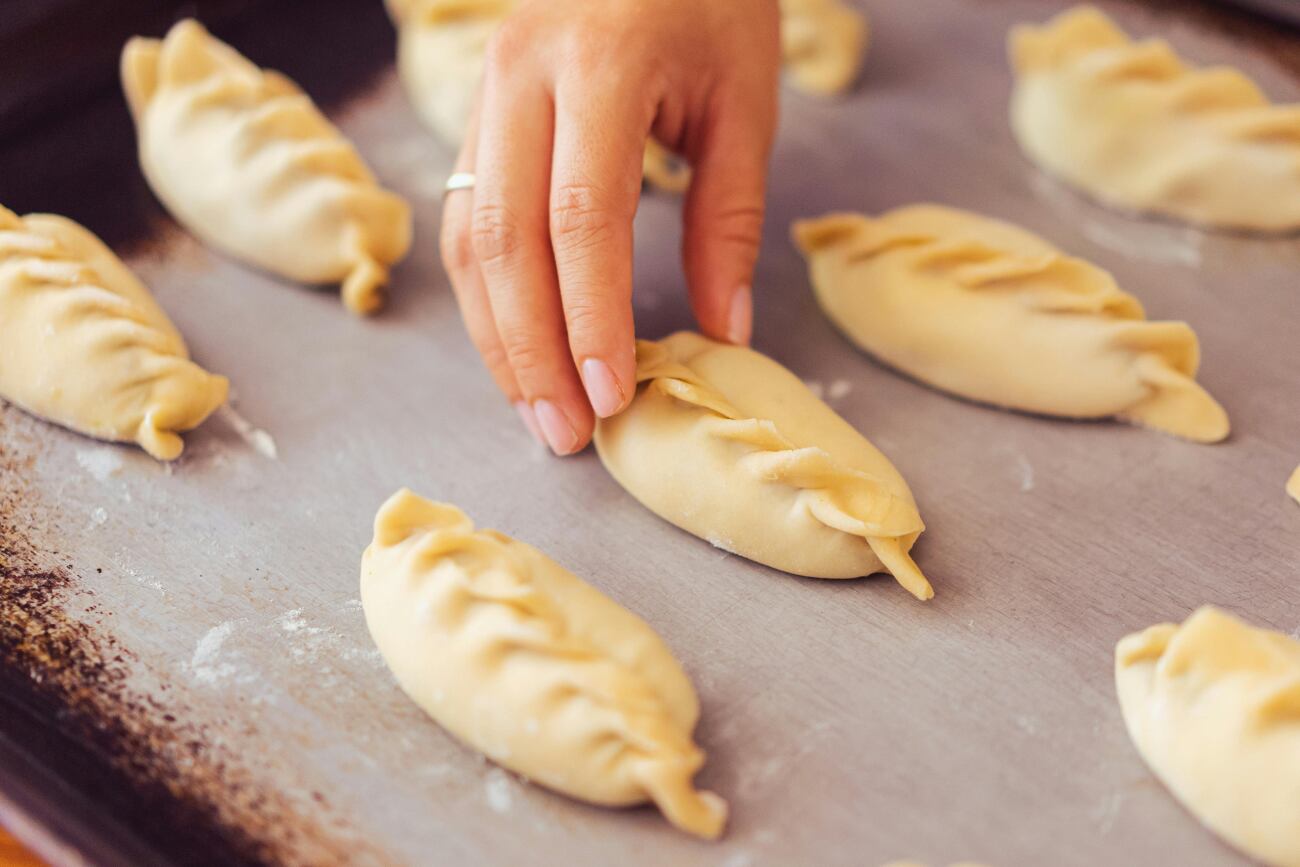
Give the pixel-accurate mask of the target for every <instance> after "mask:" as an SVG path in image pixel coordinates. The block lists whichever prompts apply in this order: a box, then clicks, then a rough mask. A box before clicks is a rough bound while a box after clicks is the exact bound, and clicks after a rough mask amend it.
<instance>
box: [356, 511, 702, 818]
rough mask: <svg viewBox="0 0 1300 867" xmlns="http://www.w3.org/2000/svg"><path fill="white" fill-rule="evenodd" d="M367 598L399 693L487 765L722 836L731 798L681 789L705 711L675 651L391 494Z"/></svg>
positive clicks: (585, 590) (506, 548)
mask: <svg viewBox="0 0 1300 867" xmlns="http://www.w3.org/2000/svg"><path fill="white" fill-rule="evenodd" d="M361 603H362V607H363V608H364V609H365V615H366V623H367V624H368V625H369V627H370V634H371V635H372V636H373V637H374V640H375V644H377V645H378V646H379V650H380V653H382V654H383V657H384V659H385V660H386V661H387V662H388V666H389V667H390V668H391V669H392V671H393V674H394V675H396V677H397V681H398V683H399V684H400V685H401V687H402V689H403V690H404V691H405V692H406V694H407V695H409V696H410V697H411V699H412V700H413V701H415V703H416V704H418V705H419V706H420V707H421V708H423V709H424V710H425V711H426V712H428V713H429V715H430V716H432V717H433V718H434V719H435V720H437V722H438V723H439V724H440V725H442V726H443V727H444V728H446V729H447V730H448V731H450V732H451V733H452V734H454V735H455V736H456V737H458V738H460V739H461V740H463V741H465V742H466V743H468V744H469V745H471V746H473V747H474V748H475V749H478V750H480V751H482V752H483V753H485V754H486V755H487V756H488V757H489V758H491V759H492V760H493V761H495V762H497V763H499V764H501V765H504V766H506V767H508V768H511V769H512V770H515V771H518V772H519V773H521V774H523V775H524V776H526V777H528V778H529V779H530V780H533V781H536V782H538V783H541V784H543V785H545V786H548V787H550V788H552V789H555V790H557V791H560V792H563V793H565V794H567V795H570V796H571V797H574V798H578V799H581V800H583V801H590V802H591V803H594V804H602V805H606V806H629V805H633V804H641V803H645V802H646V801H653V802H654V803H655V804H656V805H657V806H658V807H659V809H660V810H662V811H663V813H664V815H665V816H666V817H667V818H668V820H669V821H670V822H672V823H673V824H674V825H676V826H677V827H679V828H681V829H682V830H684V831H687V832H689V833H691V834H696V835H698V836H701V837H707V838H710V839H713V838H716V837H717V836H719V835H720V834H721V833H722V827H723V824H724V823H725V821H726V815H727V805H726V803H725V802H724V801H723V800H722V799H721V798H719V797H718V796H717V795H715V794H713V793H712V792H698V791H696V790H695V788H694V787H693V786H692V784H691V778H692V777H693V776H695V773H696V771H698V770H699V768H700V766H701V765H702V764H703V763H704V753H703V752H702V751H701V750H700V749H699V747H697V746H696V745H695V744H694V743H693V742H692V740H691V732H692V731H693V730H694V728H695V723H696V720H697V719H698V718H699V713H700V710H699V701H698V700H697V699H696V697H695V690H694V689H693V688H692V687H691V683H690V681H689V680H688V679H687V677H686V674H685V673H684V672H683V671H682V668H681V666H680V665H679V664H678V662H677V660H676V659H674V658H673V655H672V652H671V651H670V650H669V649H668V647H667V646H665V644H664V643H663V641H662V640H661V639H660V638H659V636H658V635H656V634H655V632H654V630H652V629H651V628H650V627H649V626H647V625H646V624H645V622H644V621H642V620H641V619H640V618H639V617H637V616H636V615H635V614H632V613H631V612H630V611H628V610H626V609H624V608H622V607H620V606H619V605H617V604H616V603H615V602H613V601H612V600H610V599H609V598H607V597H606V596H604V595H602V594H601V593H600V592H599V591H597V590H596V589H595V588H594V587H592V586H590V585H589V584H586V583H584V582H583V581H581V580H580V579H578V578H577V577H575V576H574V575H573V574H572V573H570V572H568V571H567V570H565V569H564V568H562V567H561V566H560V565H559V564H557V563H556V562H555V561H553V560H551V559H550V558H549V557H547V556H546V555H544V554H542V553H541V552H540V551H538V550H537V549H536V548H533V547H532V546H531V545H525V544H524V543H522V542H517V541H515V540H513V539H510V538H509V537H507V536H504V535H502V534H500V533H497V532H494V531H492V530H475V529H474V524H473V522H472V521H470V519H469V518H467V517H466V516H465V514H464V513H463V512H461V511H460V510H459V509H457V508H456V507H455V506H450V505H446V504H442V503H433V502H430V501H429V500H425V499H423V498H421V497H418V496H416V495H415V494H413V493H411V492H410V491H407V490H401V491H398V492H397V493H396V494H394V495H393V496H392V497H390V498H389V500H388V502H386V503H384V505H383V506H382V507H381V508H380V509H379V514H378V515H376V517H375V537H374V541H373V542H372V543H371V545H370V547H369V548H367V549H366V553H365V555H364V557H363V558H362V561H361Z"/></svg>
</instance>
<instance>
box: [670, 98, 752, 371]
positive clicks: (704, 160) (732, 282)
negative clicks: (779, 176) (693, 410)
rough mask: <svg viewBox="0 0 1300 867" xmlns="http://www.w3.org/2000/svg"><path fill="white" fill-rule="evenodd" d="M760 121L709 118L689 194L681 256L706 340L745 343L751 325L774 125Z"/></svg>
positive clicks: (734, 113)
mask: <svg viewBox="0 0 1300 867" xmlns="http://www.w3.org/2000/svg"><path fill="white" fill-rule="evenodd" d="M724 104H725V103H724ZM762 116H763V113H762V112H754V113H750V112H745V111H741V110H735V109H733V110H730V111H723V112H722V113H720V114H718V115H715V116H714V117H713V118H711V119H710V126H709V127H708V129H707V132H706V134H705V136H704V137H703V140H702V141H701V143H700V147H699V149H698V151H697V153H696V154H695V155H694V156H695V159H694V160H693V161H692V162H693V165H692V172H693V174H692V177H691V188H690V191H689V193H688V194H687V197H686V217H685V220H686V226H685V236H684V241H683V250H682V252H683V258H684V260H685V265H686V280H687V284H688V285H689V288H690V296H691V307H692V308H693V309H694V311H695V318H696V319H697V320H699V323H700V330H701V331H703V332H704V333H705V334H706V335H708V336H709V337H712V338H714V339H716V340H725V341H727V342H728V343H736V344H741V345H745V344H748V343H749V337H750V332H751V331H752V327H753V290H752V281H753V277H754V263H755V262H756V261H757V260H758V248H759V243H760V242H761V240H762V237H763V201H764V193H765V191H766V185H767V158H768V152H769V150H770V148H771V139H772V134H773V126H774V123H772V122H766V123H765V122H764V121H763V120H761V119H759V118H762Z"/></svg>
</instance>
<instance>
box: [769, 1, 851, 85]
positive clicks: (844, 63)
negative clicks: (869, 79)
mask: <svg viewBox="0 0 1300 867" xmlns="http://www.w3.org/2000/svg"><path fill="white" fill-rule="evenodd" d="M869 38H870V28H869V26H868V24H867V16H866V15H864V14H863V13H862V12H860V11H858V10H857V9H855V8H853V7H852V6H849V5H847V4H846V3H844V2H843V0H781V57H782V60H783V62H784V64H785V71H786V74H787V75H788V76H789V77H790V83H791V84H793V85H794V87H795V88H796V89H798V90H802V91H805V92H806V93H811V94H815V95H818V96H831V95H833V94H837V93H843V92H844V91H846V90H848V89H849V88H850V87H852V86H853V82H854V80H855V79H856V78H857V76H858V71H859V70H860V69H861V68H862V59H863V57H864V56H866V53H867V42H868V40H869Z"/></svg>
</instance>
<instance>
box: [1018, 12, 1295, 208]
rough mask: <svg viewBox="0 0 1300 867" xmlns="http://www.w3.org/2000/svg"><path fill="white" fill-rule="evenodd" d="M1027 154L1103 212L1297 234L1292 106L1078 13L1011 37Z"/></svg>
mask: <svg viewBox="0 0 1300 867" xmlns="http://www.w3.org/2000/svg"><path fill="white" fill-rule="evenodd" d="M1010 53H1011V62H1012V65H1013V66H1014V67H1015V72H1016V87H1015V92H1014V94H1013V96H1012V101H1011V123H1012V127H1013V128H1014V131H1015V134H1016V137H1017V138H1018V139H1019V141H1020V145H1021V147H1022V148H1024V150H1025V152H1026V153H1027V154H1028V155H1029V156H1030V157H1031V158H1032V159H1033V160H1034V161H1035V162H1037V163H1038V164H1039V165H1041V166H1042V167H1043V168H1045V169H1047V170H1048V171H1049V172H1051V173H1053V174H1055V175H1059V176H1061V177H1063V178H1065V179H1066V180H1068V181H1070V182H1071V183H1074V184H1077V185H1078V186H1080V187H1082V188H1083V189H1084V190H1086V191H1088V192H1089V193H1091V194H1092V195H1094V196H1096V197H1097V198H1098V199H1100V200H1102V201H1103V202H1106V203H1107V204H1110V205H1114V206H1118V207H1121V208H1127V209H1132V210H1138V211H1150V212H1154V213H1159V214H1165V215H1168V216H1171V217H1176V218H1179V219H1182V220H1186V221H1189V222H1192V223H1201V224H1207V225H1214V226H1224V227H1229V228H1238V229H1258V230H1269V231H1282V230H1289V229H1295V228H1297V227H1300V105H1274V104H1272V103H1270V102H1269V100H1268V98H1267V97H1266V96H1265V95H1264V94H1263V93H1262V92H1261V91H1260V89H1259V87H1258V86H1256V85H1255V83H1254V82H1253V81H1251V80H1250V79H1249V78H1247V77H1246V76H1245V75H1243V74H1242V73H1240V72H1238V71H1237V70H1235V69H1230V68H1227V67H1213V68H1208V69H1196V68H1193V67H1190V66H1188V65H1187V64H1185V63H1184V62H1183V61H1182V60H1180V59H1179V57H1178V55H1177V54H1175V53H1174V51H1173V49H1172V48H1170V46H1169V45H1168V44H1167V43H1165V42H1164V41H1162V40H1146V41H1142V42H1134V41H1133V40H1131V39H1130V38H1129V37H1128V36H1127V35H1126V34H1125V33H1124V31H1123V30H1121V29H1120V28H1119V27H1117V26H1116V25H1115V23H1114V22H1112V21H1111V20H1110V19H1109V18H1107V17H1106V16H1105V15H1104V14H1103V13H1102V12H1100V11H1099V10H1097V9H1094V8H1093V7H1091V6H1080V7H1076V8H1074V9H1071V10H1070V11H1067V12H1065V13H1063V14H1062V15H1060V16H1059V17H1057V18H1056V19H1054V20H1053V21H1051V22H1049V23H1048V24H1046V25H1044V26H1041V27H1035V26H1028V25H1021V26H1019V27H1017V28H1015V29H1014V30H1013V31H1012V33H1011V39H1010Z"/></svg>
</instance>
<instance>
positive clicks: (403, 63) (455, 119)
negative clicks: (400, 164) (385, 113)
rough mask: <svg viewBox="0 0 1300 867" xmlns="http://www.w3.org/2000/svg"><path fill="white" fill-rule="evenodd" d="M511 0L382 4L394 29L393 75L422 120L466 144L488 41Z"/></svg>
mask: <svg viewBox="0 0 1300 867" xmlns="http://www.w3.org/2000/svg"><path fill="white" fill-rule="evenodd" d="M514 3H515V0H385V5H386V6H387V8H388V15H389V17H390V18H392V20H393V23H394V25H396V27H397V73H398V76H399V77H400V78H401V80H402V86H403V87H405V88H406V94H407V96H408V97H409V98H410V100H411V105H412V106H414V107H415V112H416V114H418V115H419V117H420V120H422V121H423V122H424V124H425V125H426V126H427V127H429V129H430V130H432V131H433V133H434V134H435V135H437V136H438V138H440V139H442V140H443V141H444V142H446V143H448V144H450V145H455V146H459V145H460V144H461V142H463V141H464V140H465V131H466V130H465V128H466V126H467V125H468V124H469V116H470V111H471V109H472V108H473V107H474V99H475V97H476V96H477V94H478V86H479V81H480V79H482V78H483V66H484V64H485V63H486V60H487V47H488V42H489V41H490V40H491V38H492V34H493V33H495V32H496V29H497V27H498V26H499V25H500V24H501V21H502V19H504V18H505V17H506V15H507V14H508V13H509V12H510V9H511V7H512V6H514Z"/></svg>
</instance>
